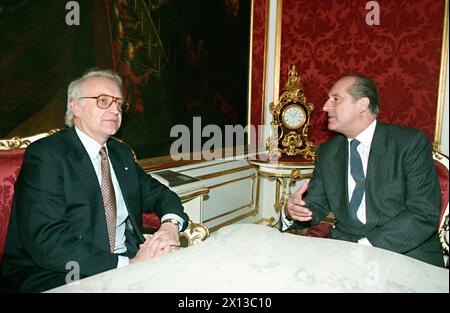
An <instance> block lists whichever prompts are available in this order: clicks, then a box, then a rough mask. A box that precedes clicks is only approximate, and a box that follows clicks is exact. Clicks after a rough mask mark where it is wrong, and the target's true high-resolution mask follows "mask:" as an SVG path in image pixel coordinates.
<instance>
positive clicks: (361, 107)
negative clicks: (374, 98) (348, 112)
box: [358, 97, 370, 113]
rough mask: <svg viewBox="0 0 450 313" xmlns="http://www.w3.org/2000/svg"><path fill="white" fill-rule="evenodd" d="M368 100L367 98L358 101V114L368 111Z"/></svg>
mask: <svg viewBox="0 0 450 313" xmlns="http://www.w3.org/2000/svg"><path fill="white" fill-rule="evenodd" d="M369 105H370V100H369V98H367V97H363V98H361V99H359V100H358V106H359V112H361V113H363V112H365V111H367V110H369Z"/></svg>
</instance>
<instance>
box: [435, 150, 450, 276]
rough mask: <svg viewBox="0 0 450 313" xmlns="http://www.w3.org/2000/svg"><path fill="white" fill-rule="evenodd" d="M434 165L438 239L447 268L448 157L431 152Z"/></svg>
mask: <svg viewBox="0 0 450 313" xmlns="http://www.w3.org/2000/svg"><path fill="white" fill-rule="evenodd" d="M433 159H434V165H435V166H436V170H437V173H438V177H439V184H440V185H441V217H440V220H439V227H438V233H439V239H440V241H441V245H442V252H443V254H444V263H445V267H447V268H448V266H449V260H448V253H449V252H448V250H449V249H448V241H449V230H448V189H449V175H448V166H449V160H448V157H447V156H445V155H443V154H442V153H439V152H433Z"/></svg>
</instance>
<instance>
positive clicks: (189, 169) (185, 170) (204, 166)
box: [179, 160, 239, 173]
mask: <svg viewBox="0 0 450 313" xmlns="http://www.w3.org/2000/svg"><path fill="white" fill-rule="evenodd" d="M236 161H239V160H229V161H225V162H219V163H214V164H207V165H201V166H197V167H190V168H187V169H184V170H182V171H179V173H183V172H190V171H195V170H199V169H202V168H206V167H212V166H218V165H223V164H226V163H231V162H236Z"/></svg>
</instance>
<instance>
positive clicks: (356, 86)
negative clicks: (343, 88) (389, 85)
mask: <svg viewBox="0 0 450 313" xmlns="http://www.w3.org/2000/svg"><path fill="white" fill-rule="evenodd" d="M350 77H354V78H355V82H354V83H353V84H352V85H351V86H350V88H348V90H347V91H348V93H349V94H350V95H351V96H352V97H353V100H354V101H357V100H359V99H361V98H364V97H367V98H368V99H369V109H370V112H371V113H372V114H374V115H377V114H378V113H379V112H380V99H379V97H378V91H377V86H376V85H375V82H374V81H373V80H372V79H370V78H369V77H366V76H362V75H355V76H350Z"/></svg>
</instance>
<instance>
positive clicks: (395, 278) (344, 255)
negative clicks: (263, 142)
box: [49, 224, 449, 293]
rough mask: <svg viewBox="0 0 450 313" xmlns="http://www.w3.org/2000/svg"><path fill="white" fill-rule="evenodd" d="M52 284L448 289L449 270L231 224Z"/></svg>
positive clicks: (160, 288) (144, 288)
mask: <svg viewBox="0 0 450 313" xmlns="http://www.w3.org/2000/svg"><path fill="white" fill-rule="evenodd" d="M49 292H164V293H166V292H183V293H186V292H194V293H195V292H207V293H216V292H245V293H248V292H255V293H261V292H274V293H278V292H446V293H448V292H449V271H448V269H444V268H439V267H436V266H433V265H430V264H427V263H424V262H421V261H418V260H415V259H413V258H410V257H407V256H404V255H401V254H398V253H394V252H391V251H387V250H383V249H379V248H374V247H368V246H363V245H358V244H355V243H350V242H344V241H338V240H331V239H323V238H310V237H301V236H297V235H292V234H287V233H280V232H279V231H278V230H277V229H275V228H270V227H267V226H263V225H254V224H233V225H230V226H227V227H224V228H222V229H220V230H218V231H217V232H215V233H213V234H211V236H210V237H209V238H208V239H206V241H204V242H202V243H200V244H199V245H196V246H192V247H189V248H184V249H180V250H178V251H176V252H174V253H171V254H169V255H165V256H161V257H158V258H155V259H151V260H148V261H146V262H142V263H138V264H134V265H129V266H125V267H122V268H119V269H114V270H110V271H107V272H104V273H101V274H98V275H95V276H92V277H88V278H85V279H82V280H80V281H78V282H75V283H71V284H68V285H64V286H61V287H58V288H55V289H52V290H49Z"/></svg>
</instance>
